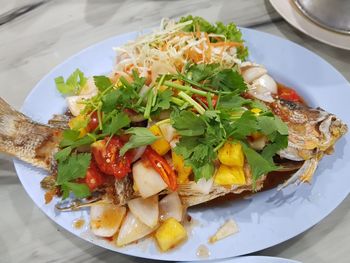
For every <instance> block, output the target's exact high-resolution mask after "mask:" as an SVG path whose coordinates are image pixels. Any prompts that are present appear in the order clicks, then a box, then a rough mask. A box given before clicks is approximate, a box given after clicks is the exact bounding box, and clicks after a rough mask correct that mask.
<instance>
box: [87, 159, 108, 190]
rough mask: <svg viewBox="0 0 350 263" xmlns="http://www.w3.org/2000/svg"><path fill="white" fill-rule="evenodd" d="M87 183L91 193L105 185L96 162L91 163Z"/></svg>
mask: <svg viewBox="0 0 350 263" xmlns="http://www.w3.org/2000/svg"><path fill="white" fill-rule="evenodd" d="M85 183H86V184H87V185H88V187H89V189H90V191H93V190H95V189H96V188H97V187H99V186H101V185H102V184H103V183H104V180H103V175H102V173H101V172H100V171H99V170H98V168H97V166H96V163H95V161H93V160H92V161H91V163H90V166H89V168H88V170H87V172H86V177H85Z"/></svg>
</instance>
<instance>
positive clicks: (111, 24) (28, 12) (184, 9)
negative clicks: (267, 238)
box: [0, 0, 350, 263]
mask: <svg viewBox="0 0 350 263" xmlns="http://www.w3.org/2000/svg"><path fill="white" fill-rule="evenodd" d="M0 5H1V8H0V83H3V84H2V85H1V87H0V96H1V97H2V98H4V99H5V100H7V101H8V102H9V103H10V104H12V105H13V106H14V107H16V108H17V109H19V108H20V107H21V105H22V103H23V101H24V99H25V97H26V96H27V95H28V93H29V92H30V90H31V89H32V88H33V87H34V86H35V84H36V83H37V82H38V81H39V80H40V79H41V78H42V77H43V76H44V75H45V74H47V73H48V71H49V70H50V69H51V68H53V67H54V66H56V65H57V64H59V63H61V62H63V61H64V60H65V59H66V58H68V57H69V56H71V55H73V54H74V53H76V52H78V51H79V50H81V49H83V48H85V47H88V46H89V45H92V44H94V43H96V42H98V41H101V40H104V39H106V38H108V37H111V36H114V35H118V34H121V33H125V32H129V31H135V30H140V29H143V28H148V27H152V26H156V25H157V24H158V23H159V21H160V20H161V18H162V17H170V18H172V17H178V16H182V15H184V14H190V13H191V14H194V15H200V16H203V17H205V18H207V19H208V20H210V21H213V22H214V21H217V20H221V21H223V22H230V21H234V22H236V23H237V24H238V25H239V26H243V27H250V28H255V29H258V30H261V31H264V32H268V33H271V34H274V35H277V36H280V37H282V38H286V39H289V40H291V41H293V42H296V43H299V44H300V45H302V46H304V47H306V48H308V49H310V50H312V51H313V52H315V53H317V54H318V55H320V56H321V57H323V58H324V59H326V60H327V61H328V62H329V63H331V64H332V65H333V66H334V67H335V68H336V69H337V70H339V71H340V72H341V73H342V74H343V75H344V76H345V78H347V79H348V80H350V71H349V70H348V68H349V62H350V52H349V51H344V50H341V49H337V48H333V47H330V46H327V45H325V44H322V43H320V42H318V41H316V40H314V39H312V38H310V37H308V36H306V35H304V34H302V33H300V32H298V31H297V30H295V29H294V28H293V27H291V26H290V25H289V24H288V23H287V22H285V21H284V20H283V18H281V17H280V16H279V14H278V13H276V11H275V10H274V9H273V7H272V6H271V5H270V3H269V1H267V0H265V1H264V0H249V1H247V0H246V1H239V0H237V1H230V0H227V1H224V0H220V1H209V0H205V1H199V0H192V1H186V0H162V1H161V0H158V1H157V0H129V1H113V0H103V1H94V0H85V1H83V0H75V1H67V0H43V1H37V0H17V1H6V0H0ZM0 203H1V206H2V207H3V211H2V212H1V213H0V244H1V245H0V262H27V263H30V262H67V261H73V262H85V263H87V262H145V261H144V260H141V259H137V258H133V257H129V256H124V255H121V254H117V253H114V252H111V251H107V250H105V249H102V248H100V247H97V246H94V245H92V244H90V243H88V242H86V241H84V240H81V239H79V238H77V237H75V236H73V235H72V234H70V233H68V232H67V231H65V230H63V229H61V228H60V227H59V226H57V225H56V224H55V223H54V222H52V221H51V220H49V219H48V218H47V217H46V216H45V215H44V214H43V213H42V212H41V211H40V210H39V208H37V207H36V206H35V205H34V203H33V202H32V201H31V199H30V198H29V196H28V195H27V194H26V193H25V191H24V189H23V188H22V186H21V184H20V182H19V180H18V178H17V176H16V172H15V170H14V166H13V164H12V160H11V158H8V157H6V156H3V155H0ZM349 208H350V198H349V197H348V198H347V199H346V200H345V201H344V202H343V203H342V204H341V205H340V206H339V207H338V208H337V209H336V210H335V211H333V213H332V214H331V215H329V216H328V217H327V218H325V219H324V220H323V221H322V222H320V223H319V224H317V225H316V226H314V227H313V228H312V229H310V230H308V231H306V232H305V233H303V234H301V235H299V236H297V237H295V238H293V239H291V240H289V241H286V242H284V243H282V244H279V245H277V246H274V247H271V248H269V249H266V250H263V251H260V252H258V253H256V254H260V255H267V256H278V257H285V258H290V259H295V260H300V261H302V262H318V263H322V262H339V263H340V262H349V259H348V255H349V251H350V245H349V244H350V238H349V237H350V212H349V211H350V209H349ZM286 227H288V226H286Z"/></svg>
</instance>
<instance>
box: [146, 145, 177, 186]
mask: <svg viewBox="0 0 350 263" xmlns="http://www.w3.org/2000/svg"><path fill="white" fill-rule="evenodd" d="M143 155H144V156H145V158H147V159H148V160H149V162H150V163H151V165H152V167H153V168H154V170H156V171H157V172H158V173H159V174H160V176H161V177H162V178H163V180H164V182H165V183H166V184H167V185H168V186H169V188H170V190H172V191H176V189H177V182H176V174H175V172H174V170H173V169H172V168H171V167H170V165H169V164H168V162H167V161H166V160H165V159H164V158H163V157H162V156H161V155H159V154H158V153H157V152H156V151H154V150H153V149H152V148H151V147H150V146H147V148H146V150H145V152H144V154H143Z"/></svg>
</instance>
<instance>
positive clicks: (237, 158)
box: [218, 142, 244, 167]
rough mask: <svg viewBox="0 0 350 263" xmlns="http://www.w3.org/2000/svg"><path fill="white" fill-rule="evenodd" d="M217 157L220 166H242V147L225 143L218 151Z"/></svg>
mask: <svg viewBox="0 0 350 263" xmlns="http://www.w3.org/2000/svg"><path fill="white" fill-rule="evenodd" d="M218 157H219V160H220V162H221V163H222V164H225V165H228V166H239V167H242V166H243V165H244V154H243V150H242V145H241V144H240V143H236V142H226V143H225V144H224V146H222V147H221V148H220V149H219V151H218Z"/></svg>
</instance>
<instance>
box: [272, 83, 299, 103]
mask: <svg viewBox="0 0 350 263" xmlns="http://www.w3.org/2000/svg"><path fill="white" fill-rule="evenodd" d="M278 96H279V97H280V98H281V99H284V100H288V101H294V102H303V99H302V98H301V97H300V96H299V94H298V93H297V92H296V91H295V90H294V89H291V88H287V87H285V86H281V85H279V86H278Z"/></svg>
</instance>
